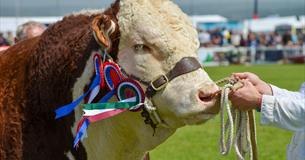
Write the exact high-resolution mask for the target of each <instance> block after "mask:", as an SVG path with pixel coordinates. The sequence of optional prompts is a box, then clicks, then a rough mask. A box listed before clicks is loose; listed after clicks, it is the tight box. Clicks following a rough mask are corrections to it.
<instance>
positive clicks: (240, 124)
mask: <svg viewBox="0 0 305 160" xmlns="http://www.w3.org/2000/svg"><path fill="white" fill-rule="evenodd" d="M225 81H227V82H228V83H227V84H225V85H224V86H223V87H222V90H221V100H220V103H221V106H220V123H221V124H220V126H221V127H220V140H219V146H220V153H221V154H222V155H228V154H229V152H230V150H231V147H232V145H233V143H234V150H235V153H236V157H237V159H238V160H245V159H246V157H247V154H249V157H250V160H257V159H258V157H257V148H256V147H257V146H256V129H255V116H254V115H253V111H248V112H242V111H240V110H237V109H235V108H233V107H231V106H230V103H229V99H228V97H229V93H230V92H231V91H232V90H235V89H238V88H240V87H242V85H241V83H239V82H236V81H232V80H229V79H224V80H221V81H218V82H216V83H218V84H219V83H224V82H225ZM232 82H233V83H232ZM225 112H226V113H227V120H226V121H225ZM234 124H235V129H234ZM234 131H235V135H234ZM226 134H227V135H226Z"/></svg>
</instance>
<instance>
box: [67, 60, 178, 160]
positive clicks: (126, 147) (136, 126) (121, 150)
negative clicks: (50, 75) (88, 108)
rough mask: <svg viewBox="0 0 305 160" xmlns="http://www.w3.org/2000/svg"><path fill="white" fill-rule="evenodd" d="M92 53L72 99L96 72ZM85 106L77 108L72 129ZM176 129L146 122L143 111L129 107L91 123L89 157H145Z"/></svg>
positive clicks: (109, 159)
mask: <svg viewBox="0 0 305 160" xmlns="http://www.w3.org/2000/svg"><path fill="white" fill-rule="evenodd" d="M91 58H92V57H90V58H89V60H88V62H87V64H86V67H85V70H84V72H83V74H82V76H81V77H79V78H78V80H77V82H76V83H75V85H74V88H73V99H76V98H78V97H79V96H80V95H82V94H83V88H84V86H85V85H88V84H87V82H89V81H90V78H91V77H92V76H93V74H94V73H92V70H93V63H92V59H91ZM81 116H82V110H81V108H77V109H76V110H75V123H74V127H73V128H72V132H73V133H74V132H75V127H76V126H77V123H78V122H79V120H80V119H81ZM174 132H175V129H165V128H161V127H159V128H157V129H156V133H155V135H154V136H153V129H152V128H151V127H150V126H149V125H146V124H145V123H144V118H143V117H141V112H130V111H126V112H124V113H121V114H119V115H117V116H115V117H112V118H110V119H106V120H103V121H100V122H96V123H92V124H90V126H89V128H88V138H86V139H84V140H83V142H82V143H83V144H84V146H85V150H86V152H87V156H88V159H101V160H104V159H105V160H126V159H127V160H128V159H131V160H142V159H143V156H144V155H145V153H146V152H147V151H149V150H152V149H153V148H155V147H156V146H158V145H159V144H161V143H162V142H164V141H165V140H166V139H167V138H168V137H169V136H170V135H172V134H173V133H174Z"/></svg>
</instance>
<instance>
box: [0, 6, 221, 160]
mask: <svg viewBox="0 0 305 160" xmlns="http://www.w3.org/2000/svg"><path fill="white" fill-rule="evenodd" d="M93 21H96V22H95V23H93ZM92 24H98V29H99V30H100V32H98V33H95V35H94V34H93V33H94V31H95V27H97V26H94V25H92ZM97 39H98V41H97ZM198 47H199V42H198V38H197V33H196V30H195V29H194V28H193V27H192V24H191V22H190V21H189V20H188V17H187V15H186V14H184V13H183V12H182V11H181V10H180V9H179V8H178V6H176V5H175V4H173V3H172V2H171V1H169V0H117V1H116V2H115V3H113V5H112V6H111V7H110V8H108V9H107V10H105V11H101V12H93V13H92V12H91V13H89V12H86V13H85V12H84V13H80V14H74V15H69V16H66V17H64V18H63V20H61V21H59V22H57V23H55V24H53V25H51V26H49V28H48V29H47V30H46V31H45V32H44V33H43V34H42V35H41V36H39V37H35V38H33V39H29V40H26V41H23V42H20V43H18V44H16V45H15V46H12V47H11V48H9V49H8V50H6V51H5V52H4V53H2V54H1V56H0V159H39V160H41V159H52V160H53V159H56V160H59V159H105V160H126V159H130V160H140V159H142V158H143V157H144V155H145V153H146V152H147V151H149V150H152V149H153V148H155V147H156V146H158V145H159V144H161V143H162V142H164V141H165V140H166V139H167V138H168V137H169V136H171V135H172V134H173V133H174V132H175V131H176V129H177V128H179V127H182V126H184V125H189V124H190V125H192V124H200V123H203V122H205V121H207V120H208V119H210V118H211V117H213V116H214V115H215V114H217V112H218V109H219V106H218V105H217V103H216V99H213V98H210V95H211V94H212V93H214V92H215V91H216V90H217V89H218V88H217V86H216V85H215V83H214V82H213V81H212V80H211V79H210V78H209V76H208V75H207V73H206V72H205V71H204V70H203V69H202V68H201V67H198V62H197V61H196V57H197V54H196V53H197V49H198ZM104 48H108V53H109V54H110V55H111V57H112V58H113V59H114V61H115V62H116V63H117V64H119V65H120V66H121V67H122V68H123V69H124V70H125V72H126V73H128V74H129V75H130V77H131V78H133V77H137V78H134V79H135V80H137V81H138V82H139V83H140V84H141V86H142V88H143V89H144V90H145V89H146V88H147V87H148V88H155V89H158V91H157V92H154V91H152V93H153V96H149V93H148V94H147V98H148V99H149V100H150V102H151V103H152V104H153V105H154V107H156V109H157V114H158V116H159V117H160V119H161V122H162V123H163V124H164V125H161V124H155V123H153V124H155V125H156V126H155V128H154V127H151V125H147V124H145V123H144V120H145V118H144V117H142V115H141V112H124V113H122V114H120V115H118V116H115V117H112V118H110V119H106V120H104V121H100V122H98V123H95V124H93V125H91V126H90V127H89V128H88V136H89V138H87V139H85V140H84V141H82V142H81V143H80V144H79V147H78V148H77V149H74V148H73V140H74V136H75V128H76V125H77V123H78V121H79V120H80V118H81V115H82V110H81V107H78V108H77V109H76V110H75V112H74V113H73V114H69V115H68V116H66V117H63V118H61V119H59V120H55V118H54V117H55V113H54V110H56V109H58V107H59V106H62V105H64V104H67V103H70V102H72V101H73V100H75V99H77V98H78V97H79V96H80V95H82V94H83V93H84V91H86V90H87V89H88V86H89V85H90V83H91V81H92V77H93V76H94V64H93V61H92V59H93V56H94V53H95V52H97V51H99V50H100V49H102V50H103V49H104ZM185 61H187V62H185ZM180 63H182V64H183V65H179V64H180ZM187 64H190V66H189V67H187ZM175 66H176V67H177V66H178V69H175ZM181 66H182V67H181ZM179 67H180V68H179ZM183 69H186V70H185V71H183ZM172 72H175V73H172ZM162 75H163V76H162ZM164 75H165V76H166V77H165V76H164ZM153 80H156V81H153ZM152 81H153V82H154V83H152V84H150V83H148V84H146V83H145V82H152ZM157 81H158V82H157ZM165 84H166V85H165ZM149 86H150V87H149ZM101 96H103V95H99V96H98V97H101ZM146 118H147V117H146ZM149 124H152V123H149ZM154 129H155V134H154V135H153V132H154V131H153V130H154Z"/></svg>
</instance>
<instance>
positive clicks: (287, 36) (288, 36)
mask: <svg viewBox="0 0 305 160" xmlns="http://www.w3.org/2000/svg"><path fill="white" fill-rule="evenodd" d="M282 40H283V45H284V46H286V45H288V43H290V42H291V33H290V31H287V32H286V33H285V34H284V35H283V38H282Z"/></svg>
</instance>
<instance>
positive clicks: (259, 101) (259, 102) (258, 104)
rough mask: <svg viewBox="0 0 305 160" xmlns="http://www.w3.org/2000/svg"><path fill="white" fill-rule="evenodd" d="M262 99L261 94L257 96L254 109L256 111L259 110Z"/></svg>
mask: <svg viewBox="0 0 305 160" xmlns="http://www.w3.org/2000/svg"><path fill="white" fill-rule="evenodd" d="M262 101H263V95H260V96H259V97H258V99H257V103H256V111H258V112H260V111H261V106H262Z"/></svg>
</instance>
